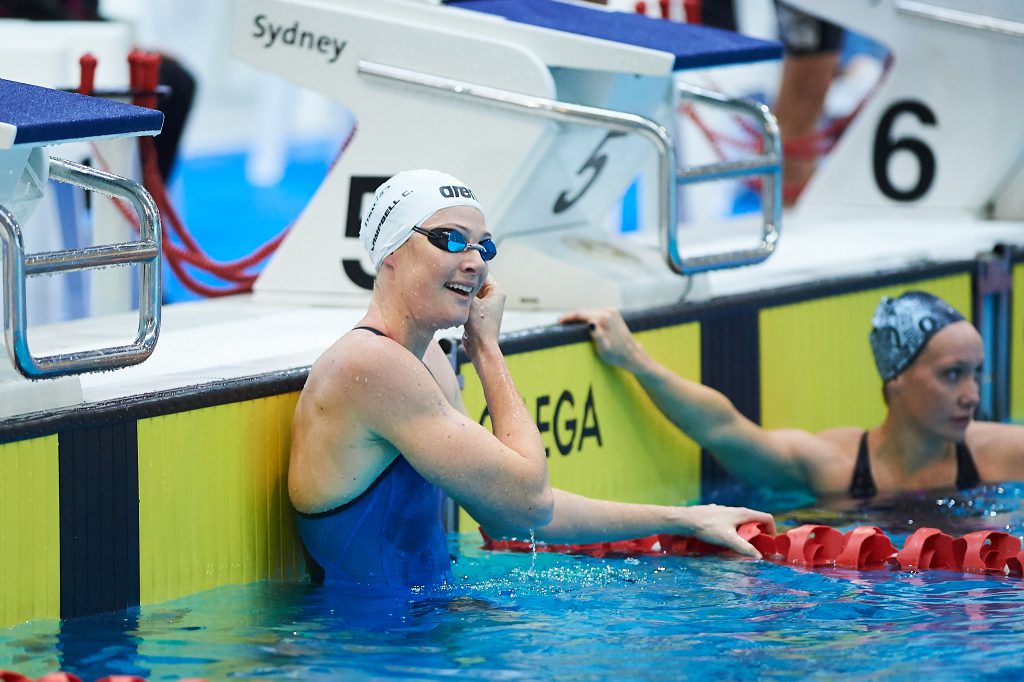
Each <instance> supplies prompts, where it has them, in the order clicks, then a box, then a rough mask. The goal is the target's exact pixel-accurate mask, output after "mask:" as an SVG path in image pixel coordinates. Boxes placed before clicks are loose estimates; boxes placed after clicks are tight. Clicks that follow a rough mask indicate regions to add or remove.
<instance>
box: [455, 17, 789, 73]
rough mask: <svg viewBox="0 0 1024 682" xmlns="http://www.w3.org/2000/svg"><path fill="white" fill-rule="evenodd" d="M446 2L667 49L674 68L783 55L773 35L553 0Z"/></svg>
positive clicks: (655, 48)
mask: <svg viewBox="0 0 1024 682" xmlns="http://www.w3.org/2000/svg"><path fill="white" fill-rule="evenodd" d="M448 4H449V5H452V6H455V7H459V8H460V9H470V10H475V11H477V12H485V13H487V14H495V15H497V16H501V17H505V18H506V19H508V20H510V21H516V22H519V23H523V24H529V25H531V26H540V27H542V28H551V29H555V30H557V31H565V32H566V33H575V34H577V35H583V36H590V37H592V38H601V39H603V40H611V41H614V42H617V43H625V44H627V45H636V46H637V47H646V48H650V49H652V50H659V51H661V52H668V53H669V54H672V55H675V58H676V61H675V65H674V67H673V68H674V69H675V70H679V69H695V68H701V67H706V66H724V65H726V64H744V63H747V62H756V61H763V60H766V59H779V58H780V57H781V56H782V45H781V44H780V43H777V42H773V41H767V40H760V39H757V38H751V37H750V36H744V35H740V34H739V33H733V32H732V31H724V30H722V29H717V28H710V27H708V26H697V25H694V24H683V23H680V22H677V21H666V20H664V19H653V18H651V17H647V16H644V15H641V14H630V13H627V12H609V11H606V10H601V9H596V8H591V7H582V6H580V5H571V4H569V3H565V2H558V1H557V0H449V2H448Z"/></svg>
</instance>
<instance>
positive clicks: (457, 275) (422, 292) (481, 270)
mask: <svg viewBox="0 0 1024 682" xmlns="http://www.w3.org/2000/svg"><path fill="white" fill-rule="evenodd" d="M420 227H422V228H423V229H424V230H432V229H435V228H439V227H443V228H447V229H450V230H455V231H456V232H459V233H460V234H462V236H463V237H465V238H466V241H467V242H468V243H469V244H479V243H480V242H481V241H483V240H485V239H490V237H491V233H490V232H489V231H488V230H487V224H486V222H485V220H484V215H483V213H481V212H480V211H479V210H478V209H476V208H473V207H471V206H453V207H450V208H442V209H440V210H439V211H437V212H435V213H434V214H433V215H431V216H430V217H429V218H427V219H426V220H425V221H423V222H422V223H421V225H420ZM388 259H393V260H394V266H395V268H396V271H397V272H403V273H404V274H405V275H407V276H408V277H407V278H406V279H405V282H407V283H408V284H407V286H409V287H411V288H412V290H413V291H414V292H415V293H416V294H417V298H416V302H417V313H416V317H417V318H421V317H422V318H423V321H424V322H425V323H428V324H431V325H435V326H438V328H439V329H444V328H446V327H453V326H456V325H460V324H464V323H465V322H466V320H467V319H468V317H469V308H470V305H471V304H472V302H473V299H474V298H475V297H476V295H477V293H479V291H480V288H481V287H482V286H483V284H484V281H485V280H486V279H487V272H488V267H487V262H486V261H484V259H483V258H482V257H481V255H480V252H479V251H475V250H473V249H466V250H465V251H461V252H459V253H450V252H447V251H443V250H442V249H439V248H437V247H436V246H434V245H433V244H431V243H430V241H429V240H428V239H427V237H426V235H422V234H419V233H414V234H413V235H412V237H410V238H409V240H408V241H407V242H406V243H405V244H403V245H402V246H401V247H399V248H398V249H397V250H396V251H395V252H394V253H393V254H392V255H391V256H389V257H388Z"/></svg>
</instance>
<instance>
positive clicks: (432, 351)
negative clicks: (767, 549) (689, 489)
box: [288, 170, 772, 588]
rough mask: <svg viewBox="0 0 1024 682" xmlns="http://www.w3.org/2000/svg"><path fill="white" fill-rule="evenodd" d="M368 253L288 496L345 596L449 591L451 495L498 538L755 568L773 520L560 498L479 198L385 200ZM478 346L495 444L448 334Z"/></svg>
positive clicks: (316, 373)
mask: <svg viewBox="0 0 1024 682" xmlns="http://www.w3.org/2000/svg"><path fill="white" fill-rule="evenodd" d="M360 238H361V240H362V242H363V245H364V246H365V248H366V250H367V252H368V253H369V255H370V258H371V260H372V261H373V264H374V266H375V267H376V269H377V275H376V281H375V284H374V289H373V294H372V297H371V300H370V305H369V309H368V310H367V312H366V315H365V317H363V319H362V320H361V321H360V322H359V324H358V326H357V327H356V328H354V329H352V330H350V331H349V332H347V333H346V334H345V335H343V336H342V337H341V338H340V339H338V341H337V342H335V343H334V345H332V346H331V347H330V348H329V349H327V351H326V352H325V353H324V354H323V355H322V356H321V357H320V358H319V359H318V360H317V361H316V363H315V364H314V365H313V367H312V369H311V370H310V374H309V379H308V381H307V383H306V386H305V388H304V389H303V391H302V394H301V396H300V398H299V402H298V405H297V407H296V412H295V419H294V423H293V432H292V451H291V461H290V465H289V472H288V491H289V495H290V497H291V501H292V504H293V506H294V507H295V509H296V511H297V512H298V515H297V518H298V524H299V532H300V535H301V537H302V541H303V543H304V545H305V547H306V549H307V550H308V551H309V553H310V554H311V555H312V557H313V558H314V559H315V560H316V562H317V563H318V564H320V566H321V567H322V568H323V569H324V572H325V577H326V582H327V583H330V584H334V585H349V586H377V587H398V588H406V587H413V586H419V585H423V586H433V585H439V584H442V583H444V582H445V581H446V580H448V579H449V578H450V566H449V556H448V550H447V545H446V542H445V537H444V533H443V531H442V523H441V493H442V491H443V492H444V493H447V494H448V495H449V496H451V497H452V498H453V499H454V500H455V501H456V502H458V503H459V504H460V505H462V506H463V507H464V508H465V509H466V510H467V511H469V513H470V514H472V515H473V518H475V519H476V520H477V521H479V522H480V523H481V524H482V525H483V527H484V528H485V530H486V531H487V532H488V534H489V535H491V536H494V537H518V538H526V537H529V536H530V534H531V532H532V533H534V534H535V536H536V538H537V539H538V540H543V541H547V542H551V543H586V542H596V541H606V540H619V539H628V538H635V537H642V536H647V535H652V534H656V533H667V534H682V535H693V536H696V537H699V538H701V539H703V540H706V541H708V542H712V543H715V544H719V545H724V546H726V547H729V548H731V549H733V550H735V551H737V552H739V553H741V554H746V555H749V556H754V557H756V556H758V553H757V551H756V550H755V549H754V548H753V547H752V546H751V545H750V544H749V543H747V542H746V541H745V540H743V539H741V538H740V537H739V535H737V533H736V528H737V527H739V526H740V525H742V524H743V523H746V522H748V521H757V522H764V523H768V524H771V523H772V518H771V516H770V515H768V514H764V513H761V512H756V511H752V510H749V509H743V508H733V507H721V506H717V505H705V506H692V507H665V506H656V505H640V504H624V503H618V502H608V501H603V500H594V499H589V498H586V497H582V496H579V495H574V494H571V493H568V492H565V491H561V490H555V489H552V488H551V486H550V485H549V483H548V474H547V464H546V461H545V456H544V445H543V443H542V441H541V438H540V434H539V432H538V429H537V426H536V424H535V423H534V421H533V419H532V418H531V417H530V414H529V412H528V410H527V409H526V406H525V405H524V403H523V401H522V399H521V398H520V397H519V394H518V392H517V391H516V387H515V383H514V382H513V380H512V377H511V375H510V374H509V370H508V366H507V365H506V363H505V359H504V357H503V356H502V353H501V350H500V348H499V347H498V334H499V329H500V326H501V317H502V312H503V308H504V303H505V295H504V293H503V292H502V291H501V289H499V288H498V286H497V284H495V282H494V281H493V280H492V279H490V278H489V277H488V263H489V261H490V260H491V259H492V258H494V257H495V255H496V252H497V251H496V248H495V245H494V242H492V241H491V238H490V233H489V232H488V230H487V225H486V222H485V220H484V214H483V212H482V210H481V208H480V204H479V203H478V201H477V199H476V197H475V195H474V193H473V192H472V190H470V189H469V188H468V187H467V186H466V185H465V183H463V182H461V181H459V180H458V179H456V178H454V177H452V176H450V175H447V174H444V173H440V172H437V171H430V170H417V171H406V172H403V173H399V174H398V175H396V176H394V177H393V178H391V179H390V180H388V181H387V182H385V183H384V184H383V185H381V187H380V188H379V189H378V190H377V192H376V194H375V196H374V200H373V204H372V205H371V208H370V211H369V213H368V214H367V216H366V218H365V219H364V221H363V224H362V229H361V232H360ZM457 325H465V335H464V337H463V342H464V344H465V349H466V353H467V354H468V355H469V357H470V359H471V360H472V362H473V366H474V367H475V369H476V372H477V375H478V376H479V377H480V381H481V383H482V384H483V389H484V395H485V398H486V400H487V407H488V410H489V412H490V415H491V421H492V424H493V433H492V432H491V431H488V430H486V429H485V428H484V427H482V426H481V425H479V424H477V423H476V422H475V421H473V420H472V419H470V418H469V417H468V416H467V414H466V410H465V408H464V406H463V404H462V400H461V396H460V392H459V385H458V381H457V378H456V376H455V373H454V371H453V370H452V367H451V365H450V363H449V361H448V358H447V357H446V356H445V354H444V352H443V351H442V350H441V348H440V347H439V346H438V344H437V342H436V341H435V340H434V335H435V333H436V332H437V331H438V330H440V329H445V328H448V327H453V326H457Z"/></svg>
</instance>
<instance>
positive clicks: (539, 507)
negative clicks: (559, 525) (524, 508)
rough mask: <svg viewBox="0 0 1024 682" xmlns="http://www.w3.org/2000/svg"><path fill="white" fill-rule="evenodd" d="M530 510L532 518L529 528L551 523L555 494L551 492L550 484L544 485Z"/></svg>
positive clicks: (553, 513)
mask: <svg viewBox="0 0 1024 682" xmlns="http://www.w3.org/2000/svg"><path fill="white" fill-rule="evenodd" d="M531 512H532V514H531V515H532V517H533V518H532V519H531V524H532V525H531V526H530V528H533V529H537V528H541V527H543V526H546V525H548V524H549V523H551V519H552V517H554V515H555V495H554V493H553V492H551V487H550V486H544V491H543V492H542V493H541V494H540V495H539V496H538V498H537V500H536V503H535V505H534V507H533V508H532V509H531Z"/></svg>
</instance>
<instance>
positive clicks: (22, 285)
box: [0, 79, 163, 379]
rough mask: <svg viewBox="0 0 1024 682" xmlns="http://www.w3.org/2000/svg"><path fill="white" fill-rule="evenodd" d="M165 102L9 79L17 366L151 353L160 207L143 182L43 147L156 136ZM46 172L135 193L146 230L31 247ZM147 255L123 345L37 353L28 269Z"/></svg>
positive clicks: (3, 131) (1, 169) (7, 268)
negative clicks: (31, 219) (122, 238)
mask: <svg viewBox="0 0 1024 682" xmlns="http://www.w3.org/2000/svg"><path fill="white" fill-rule="evenodd" d="M162 125H163V114H161V113H160V112H158V111H153V110H151V109H146V108H143V107H137V106H133V105H130V104H123V103H120V102H114V101H108V100H102V99H97V98H94V97H86V96H83V95H78V94H75V93H69V92H64V91H60V90H51V89H49V88H41V87H37V86H34V85H27V84H25V83H18V82H15V81H9V80H3V79H0V243H2V248H3V300H4V338H5V341H6V347H7V354H8V356H9V358H10V360H11V363H12V365H13V366H14V368H15V369H16V370H17V371H18V372H19V373H20V374H21V375H23V376H25V377H27V378H30V379H44V378H51V377H59V376H65V375H71V374H80V373H83V372H96V371H103V370H112V369H118V368H120V367H127V366H129V365H135V364H138V363H140V362H142V361H143V360H145V359H146V358H148V357H149V356H150V355H151V354H152V352H153V349H154V348H155V347H156V342H157V339H158V337H159V333H160V295H161V288H160V246H161V232H160V213H159V211H158V210H157V207H156V204H155V203H154V201H153V199H152V197H151V196H150V195H149V193H148V192H147V191H146V190H145V188H143V187H142V186H141V185H140V184H139V183H137V182H135V181H133V180H130V179H128V178H123V177H120V176H117V175H113V174H111V173H107V172H104V171H101V170H97V169H94V168H89V167H87V166H82V165H80V164H77V163H73V162H71V161H65V160H63V159H57V158H50V157H49V156H47V155H46V153H45V151H44V147H45V146H47V145H53V144H61V143H65V142H75V141H89V140H97V139H104V138H112V137H126V136H138V135H155V134H157V133H159V132H160V129H161V127H162ZM47 178H50V179H53V180H56V181H58V182H64V183H69V184H72V185H75V186H77V187H81V188H83V189H86V190H91V191H96V192H100V193H102V194H105V195H107V196H111V197H117V198H120V199H124V200H126V201H127V202H128V203H129V204H131V206H132V208H133V209H134V211H135V213H136V215H137V216H138V220H139V230H140V239H139V240H138V241H132V242H122V243H117V244H106V245H99V246H90V247H85V248H79V249H67V250H61V251H49V252H45V253H36V254H27V253H25V248H24V243H23V239H22V233H21V226H20V223H22V222H24V221H25V220H26V219H27V218H28V216H29V215H30V214H31V213H32V211H33V209H34V208H35V206H36V204H37V203H38V201H39V199H40V198H42V196H43V192H44V191H45V186H46V180H47ZM136 263H137V264H139V265H140V268H139V297H140V300H139V324H138V332H137V334H136V337H135V341H134V342H132V343H130V344H127V345H122V346H114V347H106V348H96V349H87V350H81V351H72V352H66V353H57V354H53V355H48V356H41V357H40V356H35V355H33V354H32V351H31V350H30V348H29V343H28V319H27V318H28V316H27V313H26V300H25V292H26V281H27V278H28V277H36V276H41V275H51V274H55V273H59V272H70V271H75V270H84V269H88V268H105V267H110V266H115V265H117V266H120V265H132V264H136Z"/></svg>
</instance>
